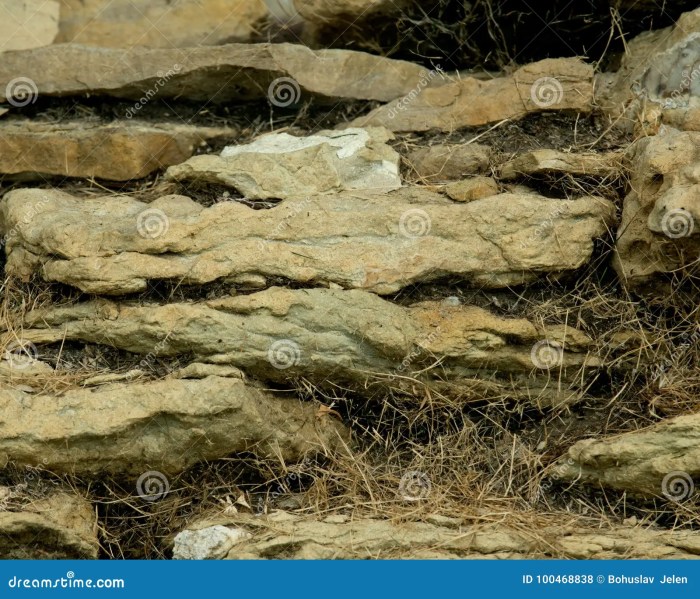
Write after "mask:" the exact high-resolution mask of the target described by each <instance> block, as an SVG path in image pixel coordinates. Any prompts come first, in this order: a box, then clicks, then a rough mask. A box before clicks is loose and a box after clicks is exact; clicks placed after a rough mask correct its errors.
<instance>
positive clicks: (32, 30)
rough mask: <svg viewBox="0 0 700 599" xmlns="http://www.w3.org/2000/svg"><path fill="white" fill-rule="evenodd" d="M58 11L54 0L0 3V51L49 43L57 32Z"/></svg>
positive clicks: (25, 48) (19, 0)
mask: <svg viewBox="0 0 700 599" xmlns="http://www.w3.org/2000/svg"><path fill="white" fill-rule="evenodd" d="M58 12H59V4H58V2H56V1H55V0H12V1H11V2H3V3H2V4H0V53H2V52H5V51H7V50H27V49H29V48H38V47H40V46H48V45H49V44H50V43H52V42H53V40H54V38H55V37H56V34H57V33H58ZM20 75H21V73H17V76H20Z"/></svg>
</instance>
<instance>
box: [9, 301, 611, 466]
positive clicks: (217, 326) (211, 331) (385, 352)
mask: <svg viewBox="0 0 700 599" xmlns="http://www.w3.org/2000/svg"><path fill="white" fill-rule="evenodd" d="M23 335H24V339H25V340H26V341H27V342H33V343H35V344H42V343H52V342H56V341H62V342H66V341H74V340H81V341H87V342H94V343H101V344H106V345H108V346H111V347H116V348H118V349H122V350H127V351H130V352H134V353H137V354H142V355H143V354H147V353H149V352H152V351H153V348H154V346H156V345H159V356H161V357H163V358H165V357H179V356H195V358H196V360H197V362H203V363H212V364H219V365H229V366H235V367H236V368H240V369H242V370H244V371H245V372H246V374H249V375H252V376H254V377H257V378H258V379H260V380H264V381H271V382H279V383H284V384H289V381H290V380H293V379H294V378H296V377H303V378H304V380H306V381H309V382H311V383H312V384H314V385H317V386H319V387H324V386H325V385H327V384H328V381H332V385H337V384H341V383H342V384H347V385H348V386H349V387H353V388H355V389H356V391H357V393H358V394H360V395H365V394H369V395H370V396H374V395H375V394H376V390H377V388H378V387H384V388H387V387H391V388H392V389H394V390H395V391H397V390H400V389H402V385H404V383H405V386H406V388H407V389H410V386H411V385H412V384H413V381H414V380H422V381H423V382H424V384H426V385H432V386H433V388H434V389H438V388H439V389H441V392H443V393H444V394H445V395H454V394H455V393H456V394H458V395H460V397H462V398H463V397H464V396H465V394H467V395H468V393H469V391H468V389H469V388H474V390H475V391H474V392H475V393H476V394H477V395H478V396H479V398H480V399H488V398H489V397H497V398H498V399H499V401H501V400H502V398H503V396H504V395H507V396H508V397H513V398H515V399H520V398H521V399H523V400H524V401H526V402H528V403H535V404H539V405H542V406H545V405H547V406H548V405H553V404H560V403H565V402H571V401H575V400H576V399H579V398H580V397H581V394H580V391H579V382H580V378H581V372H582V371H583V372H591V371H593V370H595V369H597V368H598V367H600V366H601V362H600V360H599V359H598V358H597V357H596V355H595V352H594V343H593V341H592V340H591V339H590V338H589V337H588V336H587V335H585V334H584V333H582V332H581V331H578V330H576V329H574V328H572V327H565V326H561V325H556V326H554V325H553V326H547V327H542V326H539V325H536V324H535V323H533V322H530V321H529V320H526V319H522V318H502V317H498V316H495V315H493V314H491V313H489V312H488V311H486V310H484V309H481V308H477V307H475V306H466V305H457V306H454V305H448V304H445V303H444V302H441V301H435V302H424V303H421V304H416V305H414V306H411V307H403V306H399V305H396V304H393V303H391V302H388V301H386V300H384V299H381V298H379V297H377V296H376V295H374V294H371V293H367V292H364V291H358V290H355V291H342V290H332V289H306V290H292V289H284V288H270V289H267V290H265V291H261V292H258V293H253V294H250V295H241V296H235V297H227V298H223V299H218V300H209V301H205V302H197V303H179V304H166V305H162V306H159V305H147V306H134V305H129V304H118V303H112V302H105V301H96V302H85V303H81V304H77V305H74V306H68V307H64V308H51V309H46V310H37V311H35V312H32V313H31V314H30V315H29V316H28V318H27V321H26V323H25V325H24V331H23ZM166 337H167V340H168V342H167V344H163V343H162V340H163V339H164V338H166ZM436 361H439V363H440V369H439V370H437V371H436V370H434V369H433V368H429V366H430V365H431V364H434V363H435V362H436ZM550 369H556V377H555V379H554V384H553V383H552V380H551V379H552V373H551V372H550ZM421 373H424V374H421ZM572 377H573V378H572ZM467 379H468V380H469V386H467V387H465V386H464V385H461V381H463V380H467ZM481 379H484V381H483V384H480V381H481ZM218 380H220V381H222V380H224V379H218ZM225 380H227V381H230V385H231V386H233V387H234V388H241V389H243V388H244V387H243V385H242V383H240V381H238V380H236V379H225ZM368 381H369V382H370V383H371V384H367V383H368ZM444 381H450V383H449V384H448V383H444ZM239 383H240V386H239V387H236V385H238V384H239ZM193 384H194V383H193ZM220 384H221V385H223V383H220ZM450 385H452V386H450ZM104 393H105V394H106V393H107V391H104ZM251 393H252V391H251ZM200 395H201V394H200ZM37 403H39V400H38V399H37ZM169 405H172V402H170V404H169ZM298 409H300V408H298ZM33 420H34V419H32V420H31V421H32V422H33ZM84 421H85V418H83V419H82V420H81V422H84ZM22 422H30V421H29V420H28V419H22ZM236 422H237V421H236ZM269 424H270V426H273V425H274V424H275V423H274V422H271V423H269ZM202 426H203V425H202ZM266 430H267V429H266ZM233 450H234V449H231V451H233ZM193 459H194V457H193Z"/></svg>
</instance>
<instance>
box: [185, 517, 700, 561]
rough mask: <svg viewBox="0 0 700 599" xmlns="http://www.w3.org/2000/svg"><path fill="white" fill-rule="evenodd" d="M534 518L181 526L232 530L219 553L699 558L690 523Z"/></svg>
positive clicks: (251, 520)
mask: <svg viewBox="0 0 700 599" xmlns="http://www.w3.org/2000/svg"><path fill="white" fill-rule="evenodd" d="M532 522H533V520H528V525H527V526H522V525H518V524H517V523H514V524H513V525H508V524H461V525H460V524H459V523H458V525H457V526H456V527H454V528H450V527H446V526H440V525H436V524H430V523H427V522H392V521H390V520H379V519H376V520H374V519H369V518H361V517H354V518H350V517H348V516H340V515H333V516H329V517H327V518H326V519H325V520H322V521H315V520H311V519H309V518H305V517H303V516H298V515H293V514H290V513H286V512H273V513H271V514H269V515H266V516H263V517H257V516H250V515H246V514H239V515H235V516H221V517H215V518H211V519H210V520H204V521H201V522H197V523H195V524H193V525H191V526H190V528H188V529H187V530H188V531H191V532H193V531H203V530H207V529H211V528H212V527H214V526H218V527H225V528H228V529H229V530H231V531H232V532H231V534H232V535H236V536H237V540H236V541H235V542H234V543H232V544H231V545H230V548H229V549H228V553H227V554H226V556H225V558H224V559H366V558H369V557H381V558H382V559H392V558H394V559H396V558H400V559H406V558H413V559H456V558H472V559H474V558H501V559H514V558H515V559H517V558H521V559H522V558H529V559H545V558H559V559H562V558H568V559H634V558H637V559H638V558H644V559H698V552H699V551H700V539H698V535H697V534H696V533H695V532H693V531H689V530H687V531H684V530H675V531H668V530H662V529H658V528H654V527H648V528H642V527H624V526H609V525H605V526H602V527H596V528H585V527H582V526H571V524H569V523H567V522H566V519H565V518H563V517H561V516H559V517H558V518H557V517H542V516H537V519H536V522H537V526H536V527H532ZM244 532H247V533H248V534H249V535H250V536H248V537H246V536H243V534H244ZM181 534H182V533H181ZM223 549H224V546H217V547H216V549H214V550H212V551H211V552H210V553H208V554H206V553H204V554H203V555H206V557H207V558H208V559H221V553H222V552H223ZM202 559H204V557H202Z"/></svg>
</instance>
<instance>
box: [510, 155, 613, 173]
mask: <svg viewBox="0 0 700 599" xmlns="http://www.w3.org/2000/svg"><path fill="white" fill-rule="evenodd" d="M621 160H622V155H621V154H620V153H619V152H606V153H602V154H595V153H591V154H573V153H568V152H561V151H559V150H533V151H531V152H525V153H524V154H520V155H519V156H516V157H515V158H513V159H512V160H510V161H508V162H506V163H505V164H503V165H501V167H500V169H499V176H500V178H501V179H514V178H516V177H519V176H522V175H537V174H543V173H569V174H571V175H580V176H588V177H604V178H611V179H616V178H618V177H619V176H620V173H621V170H622V164H621Z"/></svg>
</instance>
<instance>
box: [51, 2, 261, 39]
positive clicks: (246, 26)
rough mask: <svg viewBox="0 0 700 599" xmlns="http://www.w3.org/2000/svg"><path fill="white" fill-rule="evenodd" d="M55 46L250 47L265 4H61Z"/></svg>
mask: <svg viewBox="0 0 700 599" xmlns="http://www.w3.org/2000/svg"><path fill="white" fill-rule="evenodd" d="M61 2H62V6H61V22H60V32H59V34H58V37H57V38H56V43H65V42H73V43H76V44H84V45H87V46H109V47H114V48H131V47H138V46H145V47H149V48H189V47H192V46H215V45H219V44H225V43H229V42H248V41H250V40H251V39H252V37H253V34H254V33H255V32H256V30H257V27H258V23H259V22H260V21H261V20H263V19H264V18H265V16H266V15H267V9H266V7H265V3H264V2H263V0H198V1H197V2H172V1H169V0H61Z"/></svg>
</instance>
